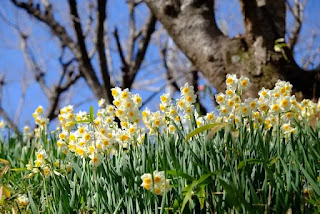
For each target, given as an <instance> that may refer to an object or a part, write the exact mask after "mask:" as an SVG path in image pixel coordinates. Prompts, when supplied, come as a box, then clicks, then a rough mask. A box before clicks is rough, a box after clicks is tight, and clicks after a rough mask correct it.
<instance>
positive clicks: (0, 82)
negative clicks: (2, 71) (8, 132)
mask: <svg viewBox="0 0 320 214" xmlns="http://www.w3.org/2000/svg"><path fill="white" fill-rule="evenodd" d="M4 78H5V77H4V75H1V76H0V115H1V117H2V118H3V119H4V120H5V121H6V122H7V123H8V125H9V127H10V128H11V129H12V130H15V131H17V132H19V129H18V126H17V125H16V124H15V123H14V121H12V119H11V118H10V117H9V115H8V113H7V112H6V111H5V110H4V109H3V107H2V89H3V86H4V85H5V81H4Z"/></svg>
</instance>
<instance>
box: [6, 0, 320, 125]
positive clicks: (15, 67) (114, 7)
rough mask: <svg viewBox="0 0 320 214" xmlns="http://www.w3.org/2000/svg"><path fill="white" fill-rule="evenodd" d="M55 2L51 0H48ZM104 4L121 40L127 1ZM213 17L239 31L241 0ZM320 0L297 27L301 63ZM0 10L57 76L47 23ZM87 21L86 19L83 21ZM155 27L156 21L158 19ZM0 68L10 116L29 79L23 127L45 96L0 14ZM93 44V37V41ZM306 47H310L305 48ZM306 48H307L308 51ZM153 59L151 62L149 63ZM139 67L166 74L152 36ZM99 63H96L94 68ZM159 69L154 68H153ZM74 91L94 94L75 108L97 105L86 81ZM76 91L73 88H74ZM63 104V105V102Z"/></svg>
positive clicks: (140, 17) (49, 76)
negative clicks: (298, 30) (300, 28)
mask: <svg viewBox="0 0 320 214" xmlns="http://www.w3.org/2000/svg"><path fill="white" fill-rule="evenodd" d="M52 2H53V1H52ZM54 2H55V3H54V9H55V10H56V11H57V12H58V13H57V15H56V18H57V19H58V21H59V22H60V23H62V24H64V25H69V24H70V18H69V17H68V15H67V12H65V11H66V10H67V11H68V7H67V6H66V1H62V0H60V1H54ZM89 2H90V1H85V0H80V1H79V3H78V5H79V8H78V10H79V14H80V16H81V18H82V20H86V18H87V16H88V11H87V9H86V8H87V6H88V3H89ZM108 2H109V5H108V10H107V14H108V25H109V29H110V31H109V35H111V33H112V31H113V29H114V27H115V26H117V27H118V28H119V30H120V36H121V39H122V40H123V41H125V40H126V37H127V36H128V21H127V20H128V14H127V6H126V4H125V0H109V1H108ZM216 6H217V9H216V10H217V12H216V15H217V19H218V24H219V26H220V27H221V28H223V29H224V31H226V32H228V34H229V35H230V36H234V35H237V34H241V33H243V23H242V19H241V15H240V9H239V4H238V1H237V0H230V1H223V0H218V1H217V5H216ZM319 11H320V1H319V0H309V1H308V3H307V5H306V9H305V13H304V24H303V27H302V31H301V37H300V41H299V43H298V45H297V46H296V59H297V62H298V63H299V64H300V65H301V63H302V60H303V59H304V58H305V57H306V56H308V54H310V53H311V54H312V53H313V52H314V50H315V49H317V48H319V47H320V38H319V35H320V30H319V29H320V15H319ZM0 13H1V14H2V15H3V16H4V17H5V19H7V20H9V21H10V22H11V23H18V25H19V26H20V27H21V29H23V31H24V32H27V33H28V35H29V39H28V40H29V44H30V47H31V48H32V52H33V53H34V55H35V57H36V59H37V61H38V63H39V64H40V66H41V67H42V69H43V70H44V71H45V72H46V81H47V82H48V83H49V84H50V83H53V82H55V81H57V79H58V77H59V76H58V75H57V72H59V71H60V70H61V68H60V67H59V63H58V60H57V59H58V57H59V54H60V49H59V46H58V41H57V39H56V38H55V37H53V36H52V35H51V33H50V31H49V29H48V28H47V27H46V26H44V25H43V24H40V23H39V22H38V21H36V20H34V19H30V17H29V16H28V15H27V14H26V13H24V11H21V10H17V9H16V8H15V7H14V6H12V4H11V3H10V1H9V0H4V1H1V8H0ZM147 14H148V10H147V9H146V7H145V6H144V5H142V6H140V7H139V9H138V11H137V13H136V19H137V25H138V26H137V28H139V27H140V26H141V25H142V24H143V21H144V19H145V18H146V17H147ZM287 21H288V22H287V23H288V24H287V28H288V29H291V27H292V23H293V19H292V16H290V14H289V15H288V16H287ZM82 24H85V23H82ZM158 27H159V25H158ZM68 33H70V34H71V35H73V31H72V28H68ZM313 34H315V35H317V37H316V38H315V39H314V40H313V43H311V40H312V39H311V37H312V36H311V35H313ZM0 41H1V42H0V74H5V77H6V86H5V87H4V90H3V100H2V105H3V106H4V108H5V109H6V111H7V112H8V114H9V115H10V116H11V117H12V118H14V116H15V113H16V111H17V108H18V106H19V101H20V96H21V81H24V82H30V85H29V86H28V88H27V91H26V96H25V102H24V105H23V109H22V113H21V116H20V117H19V120H18V122H19V126H20V127H22V126H23V125H24V124H30V125H32V124H33V119H32V116H31V114H32V112H33V111H34V109H35V108H36V107H37V106H38V105H43V106H44V107H46V106H47V105H48V103H47V100H46V97H45V95H44V94H43V92H42V91H41V89H40V87H39V85H38V84H36V83H34V81H32V80H33V77H32V73H31V72H30V71H28V67H27V65H26V63H25V61H24V57H23V54H22V51H21V49H20V40H19V37H18V34H17V33H16V31H15V30H14V29H13V28H12V27H10V25H8V24H7V23H5V22H4V21H3V19H2V18H0ZM87 44H88V49H91V48H92V47H91V46H90V42H89V41H87ZM91 44H92V43H91ZM111 47H112V50H114V51H115V45H114V41H113V38H111ZM309 47H310V48H309ZM306 49H310V51H308V52H307V51H306ZM112 61H113V67H114V69H115V73H116V74H117V73H119V72H120V61H119V57H118V56H117V54H114V55H113V57H112ZM96 62H97V60H96V56H95V59H94V63H93V64H94V67H95V68H97V63H96ZM315 62H317V63H319V62H320V57H319V56H315ZM149 63H151V65H148V64H149ZM312 66H314V65H312V64H311V65H310V66H309V68H312ZM142 67H143V69H142V70H141V71H140V72H139V74H138V76H137V77H136V80H137V81H138V82H141V81H142V80H143V79H145V78H146V77H147V78H149V79H154V78H158V77H159V76H161V74H162V75H164V72H163V68H162V67H161V64H160V56H159V50H158V48H157V46H156V44H155V43H154V42H153V43H152V44H151V45H150V47H149V49H148V52H147V55H146V59H145V64H144V65H143V66H142ZM97 69H98V68H97ZM155 71H156V72H157V73H156V72H155ZM201 83H202V84H205V81H201ZM164 84H165V82H164V81H163V80H159V81H157V82H155V83H153V84H152V86H150V87H153V88H156V87H161V86H163V85H164ZM73 91H74V93H73V94H74V95H73V96H72V98H71V100H70V104H73V105H75V104H77V103H79V102H82V101H84V100H87V99H88V98H92V99H91V100H88V101H86V102H84V103H83V104H82V105H80V106H77V108H76V109H77V110H88V109H89V106H90V105H93V106H95V108H97V104H96V103H97V100H96V99H95V98H94V97H93V94H92V93H91V91H90V90H89V89H88V87H87V86H86V84H85V83H84V81H80V82H79V83H78V84H76V86H75V87H74V88H73ZM75 92H77V93H75ZM134 92H139V93H140V94H141V95H142V98H143V99H146V98H147V97H149V96H150V94H152V93H153V92H150V91H149V92H148V91H141V90H135V91H134ZM160 94H161V93H159V94H158V96H156V97H155V98H154V100H153V101H151V102H150V103H149V104H148V107H150V108H151V109H153V110H155V109H156V108H157V106H156V102H155V100H158V98H159V96H160ZM67 99H68V98H67V97H64V100H67ZM206 103H209V104H207V105H206V107H207V108H208V110H212V109H213V105H212V104H211V103H210V102H206ZM62 106H63V105H62Z"/></svg>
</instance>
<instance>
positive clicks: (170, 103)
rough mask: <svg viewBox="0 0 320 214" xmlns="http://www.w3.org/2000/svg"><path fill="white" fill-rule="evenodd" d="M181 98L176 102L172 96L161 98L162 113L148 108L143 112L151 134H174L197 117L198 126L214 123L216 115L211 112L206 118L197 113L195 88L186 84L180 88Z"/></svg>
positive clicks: (166, 95)
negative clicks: (164, 132)
mask: <svg viewBox="0 0 320 214" xmlns="http://www.w3.org/2000/svg"><path fill="white" fill-rule="evenodd" d="M180 92H181V96H180V97H179V98H178V99H176V100H174V99H173V98H171V96H170V94H168V93H166V94H163V95H162V96H161V97H160V101H161V103H160V106H159V107H160V111H157V112H150V110H149V109H148V108H146V109H145V110H144V111H143V112H142V120H143V123H144V124H145V126H146V127H147V128H148V129H149V130H150V132H149V134H155V133H156V132H157V131H161V130H164V131H167V132H168V133H171V134H174V133H175V132H176V127H178V128H181V125H182V123H183V124H185V123H184V122H185V121H190V119H191V118H192V117H193V115H194V116H195V118H196V119H197V124H198V125H201V124H204V123H209V122H210V121H211V122H212V121H213V119H214V113H213V112H210V113H208V114H207V116H206V117H200V116H199V115H198V114H197V112H196V111H195V106H194V104H195V102H196V98H197V95H196V94H195V93H194V88H193V86H189V85H188V83H186V84H185V85H184V86H183V87H181V88H180Z"/></svg>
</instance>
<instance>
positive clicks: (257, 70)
mask: <svg viewBox="0 0 320 214" xmlns="http://www.w3.org/2000/svg"><path fill="white" fill-rule="evenodd" d="M144 2H145V3H146V4H147V5H148V7H149V8H150V9H151V11H152V13H153V14H154V15H155V16H156V17H157V18H158V20H159V21H160V22H161V23H162V24H163V26H164V28H165V29H166V30H167V31H168V33H169V35H170V36H171V38H172V39H173V40H174V41H175V43H176V44H177V46H178V47H179V48H180V49H181V51H182V52H183V53H184V54H185V55H186V56H187V57H188V58H189V59H190V61H191V62H192V63H193V64H194V65H195V66H196V67H197V68H198V69H199V70H200V71H201V72H202V73H203V74H204V76H205V77H207V78H208V79H209V80H210V82H211V83H212V84H213V85H214V86H215V88H216V89H217V90H218V91H222V90H224V88H225V85H224V80H225V76H226V74H227V73H237V74H241V75H246V76H248V77H250V79H251V80H252V82H253V85H252V89H251V91H250V92H249V93H250V95H253V94H256V93H257V91H258V89H259V88H261V87H267V88H270V87H271V86H273V85H274V83H275V82H276V81H277V79H279V78H280V79H283V80H286V81H290V82H291V83H292V84H293V86H294V90H295V91H296V92H301V93H302V96H303V97H307V98H318V97H319V93H320V89H319V83H320V82H319V81H320V77H319V71H320V66H316V68H315V69H313V70H309V71H307V70H305V69H303V68H301V67H299V66H298V65H297V63H296V62H295V59H294V56H293V48H294V46H295V44H296V42H297V40H298V37H299V32H300V29H301V24H302V10H303V3H301V2H299V1H295V2H294V5H293V6H292V5H290V4H289V3H288V2H286V0H279V1H273V0H265V1H260V0H239V3H240V7H241V12H242V19H243V22H244V27H245V32H244V34H243V35H240V36H238V37H234V38H229V37H228V36H227V35H225V34H223V32H222V31H221V30H220V29H219V28H218V26H217V23H216V17H215V0H191V1H190V0H178V1H172V0H159V1H154V0H144ZM286 4H287V7H286ZM287 8H288V9H290V10H291V11H292V12H293V15H294V18H295V25H294V28H293V29H292V33H291V35H290V38H289V41H288V43H284V41H282V40H279V39H281V38H285V33H286V11H287ZM275 45H276V46H277V48H275Z"/></svg>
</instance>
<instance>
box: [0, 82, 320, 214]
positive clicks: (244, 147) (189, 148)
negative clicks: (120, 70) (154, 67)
mask: <svg viewBox="0 0 320 214" xmlns="http://www.w3.org/2000/svg"><path fill="white" fill-rule="evenodd" d="M228 78H233V79H232V81H234V82H237V83H236V84H233V83H234V82H232V81H229V83H230V84H229V85H230V86H229V87H228V90H231V89H232V88H233V87H235V90H234V91H233V94H231V95H228V91H227V93H226V94H219V95H217V102H218V103H220V107H219V112H220V115H219V117H217V118H215V119H213V118H214V115H213V113H209V114H208V115H206V116H199V115H198V114H197V113H196V112H194V111H193V103H194V98H195V97H194V96H195V95H194V94H193V88H192V87H191V86H188V85H185V86H184V87H182V88H181V93H182V95H181V97H180V98H179V99H177V100H173V99H171V98H170V97H169V95H163V96H162V97H161V105H160V109H161V111H162V112H155V113H152V112H150V111H148V110H146V111H144V112H143V113H142V117H143V118H142V120H143V122H144V124H145V126H146V127H147V128H148V129H149V131H148V132H145V131H144V128H143V127H139V126H138V124H139V122H140V121H138V120H137V115H139V110H138V106H139V103H140V102H141V100H140V99H137V100H138V101H140V102H136V101H137V100H136V99H135V98H137V95H132V94H130V92H128V91H121V90H120V89H115V90H114V91H113V95H114V96H115V101H117V100H118V101H119V103H115V106H114V107H110V106H104V107H102V108H101V109H99V110H98V113H97V117H96V118H95V117H94V111H93V109H92V108H91V109H90V112H89V113H84V112H80V113H78V114H73V113H72V108H71V107H66V108H63V109H62V111H61V114H60V115H61V117H59V119H60V121H61V124H62V128H61V129H60V128H59V129H58V130H56V131H53V132H51V133H48V132H47V131H46V124H45V123H43V125H42V123H41V121H45V120H44V119H43V118H42V110H41V108H40V109H37V110H36V111H35V113H36V114H35V115H34V116H35V119H36V122H37V123H38V124H39V128H38V129H37V131H36V133H35V135H33V136H32V134H30V133H29V131H30V130H29V129H27V132H26V133H24V135H19V134H11V133H7V134H5V135H4V137H3V139H2V140H1V143H0V158H1V159H0V161H1V162H0V164H1V166H0V167H1V168H0V170H1V171H0V176H1V182H0V185H1V188H2V189H1V191H0V193H1V194H0V197H1V201H0V202H1V204H0V211H1V212H15V213H19V212H22V213H23V212H26V213H39V212H44V213H72V212H79V213H80V212H81V213H92V212H96V213H121V212H125V213H214V212H217V213H263V212H266V213H285V212H289V211H298V210H300V211H301V212H305V213H312V212H313V213H317V212H319V211H320V175H319V172H320V165H319V161H320V153H319V151H320V124H319V123H317V124H316V126H315V127H311V126H310V125H309V124H308V120H309V119H310V118H311V117H314V116H315V115H314V114H313V113H312V112H313V110H312V108H315V109H316V108H318V107H319V106H320V105H319V104H318V105H316V104H312V103H310V102H309V101H304V102H305V103H303V102H302V103H301V104H300V103H298V102H291V101H292V100H291V101H290V104H292V105H291V107H290V108H288V107H287V103H286V102H283V101H284V99H289V98H287V94H282V95H279V97H277V96H276V97H273V94H274V93H278V92H277V90H274V91H268V92H267V93H269V96H270V97H271V98H270V100H272V101H270V100H268V101H269V102H270V103H267V106H268V108H269V109H270V111H265V110H264V108H262V110H261V109H260V107H261V106H262V105H265V104H266V101H267V100H266V99H259V100H257V101H256V106H255V107H253V106H251V104H252V103H251V102H252V101H253V100H252V99H249V101H248V100H245V101H244V102H241V90H244V89H245V88H246V87H247V85H249V82H247V83H245V84H244V85H243V87H242V88H241V87H239V84H242V83H244V82H243V81H248V80H247V79H245V78H240V79H239V80H238V79H236V77H234V76H228V77H227V84H228ZM281 84H284V83H281ZM281 84H280V83H279V84H278V85H277V86H276V89H277V87H278V86H279V85H281ZM283 86H286V85H285V84H284V85H283ZM287 86H288V89H287V90H289V88H290V87H289V86H290V85H287ZM279 87H280V86H279ZM280 88H281V87H280ZM263 91H264V90H262V92H261V93H260V94H262V96H264V95H263V94H264V93H263ZM280 91H281V90H280ZM124 92H125V93H127V94H125V95H123V93H124ZM281 93H282V92H281ZM283 93H287V91H283ZM219 96H221V97H222V98H223V99H224V100H222V99H220V98H219ZM234 96H239V97H240V99H239V100H238V102H237V101H236V100H237V99H234ZM120 97H122V99H120ZM118 98H119V99H118ZM260 98H261V97H260ZM230 100H234V103H233V105H232V106H231V107H228V106H227V105H228V104H230V102H229V101H230ZM127 102H130V103H131V106H130V108H129V109H126V106H127ZM188 102H189V103H188ZM236 104H239V106H238V107H236ZM99 105H100V106H103V101H100V102H99ZM275 105H279V108H280V109H278V108H276V107H275ZM288 105H289V104H288ZM244 107H246V108H250V112H251V113H250V114H249V113H248V111H249V110H248V109H243V108H244ZM298 107H299V108H298ZM68 108H69V110H68ZM223 108H226V110H227V111H228V114H225V113H224V112H223V111H224V110H223ZM253 108H255V109H253ZM106 109H109V110H110V111H107V110H106ZM111 109H112V110H111ZM297 109H299V110H297ZM173 110H174V111H173ZM119 111H122V112H119ZM130 111H132V112H133V115H132V114H131V113H130ZM316 111H317V110H316ZM111 112H114V114H111ZM256 112H258V113H259V117H256V116H257V114H256ZM289 112H292V113H293V117H289V118H288V117H287V114H288V113H289ZM310 112H311V113H310ZM119 113H120V114H119ZM69 114H72V116H70V115H69ZM223 114H225V116H224V115H223ZM109 117H112V121H113V120H114V119H115V118H116V117H117V118H119V120H120V121H119V122H115V121H114V122H110V121H109V122H107V121H106V120H107V118H109ZM130 118H131V120H130ZM274 118H275V119H274ZM236 119H238V121H237V120H236ZM269 120H270V121H269ZM274 120H275V122H274ZM119 124H121V126H119ZM81 128H82V129H81ZM132 128H134V131H132V130H133V129H132ZM101 129H104V131H102V130H101ZM130 130H131V131H130ZM110 133H111V134H112V136H110V135H109V134H110ZM235 133H236V134H235ZM62 134H63V135H62ZM89 135H90V136H89ZM124 135H126V137H124ZM105 140H108V143H106V141H105ZM82 141H83V142H84V143H83V144H82ZM99 145H100V146H101V147H100V146H99ZM79 149H81V151H80V150H79ZM157 179H159V181H161V182H158V181H157ZM157 183H159V184H161V185H159V188H160V189H159V191H157V190H156V188H158V186H157V185H158V184H157ZM148 184H150V185H148ZM162 184H163V185H162ZM161 188H162V189H161Z"/></svg>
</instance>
